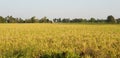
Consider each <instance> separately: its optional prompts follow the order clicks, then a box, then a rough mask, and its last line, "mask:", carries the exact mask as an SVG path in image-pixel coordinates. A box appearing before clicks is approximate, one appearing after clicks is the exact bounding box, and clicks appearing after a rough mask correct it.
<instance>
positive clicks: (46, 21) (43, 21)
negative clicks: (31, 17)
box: [39, 16, 50, 23]
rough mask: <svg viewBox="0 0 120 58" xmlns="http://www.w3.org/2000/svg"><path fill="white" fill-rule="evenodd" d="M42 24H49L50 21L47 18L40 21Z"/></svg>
mask: <svg viewBox="0 0 120 58" xmlns="http://www.w3.org/2000/svg"><path fill="white" fill-rule="evenodd" d="M39 22H40V23H49V22H50V20H49V19H48V18H47V17H46V16H45V17H43V18H41V19H40V20H39Z"/></svg>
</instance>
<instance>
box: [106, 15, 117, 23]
mask: <svg viewBox="0 0 120 58" xmlns="http://www.w3.org/2000/svg"><path fill="white" fill-rule="evenodd" d="M107 22H108V23H116V22H117V21H116V20H115V18H114V17H113V16H112V15H110V16H108V17H107Z"/></svg>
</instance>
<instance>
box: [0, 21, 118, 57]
mask: <svg viewBox="0 0 120 58" xmlns="http://www.w3.org/2000/svg"><path fill="white" fill-rule="evenodd" d="M0 58H120V25H119V24H113V25H112V24H101V25H99V24H54V23H53V24H50V23H46V24H42V23H41V24H37V23H36V24H34V23H33V24H0Z"/></svg>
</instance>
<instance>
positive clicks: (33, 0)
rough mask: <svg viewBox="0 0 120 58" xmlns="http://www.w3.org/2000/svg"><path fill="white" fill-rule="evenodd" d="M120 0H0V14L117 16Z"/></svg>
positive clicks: (52, 16) (50, 16) (77, 16)
mask: <svg viewBox="0 0 120 58" xmlns="http://www.w3.org/2000/svg"><path fill="white" fill-rule="evenodd" d="M119 6H120V0H0V7H1V8H0V16H4V17H5V16H8V15H12V16H14V17H21V18H24V19H26V18H30V17H32V16H36V17H37V18H41V17H44V16H47V17H48V18H91V17H94V18H100V19H105V18H106V17H107V16H108V15H113V16H114V17H115V18H119V15H120V11H119V10H120V7H119Z"/></svg>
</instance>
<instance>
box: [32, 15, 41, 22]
mask: <svg viewBox="0 0 120 58" xmlns="http://www.w3.org/2000/svg"><path fill="white" fill-rule="evenodd" d="M30 20H31V23H38V22H39V20H38V19H36V17H35V16H33V17H31V19H30Z"/></svg>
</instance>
